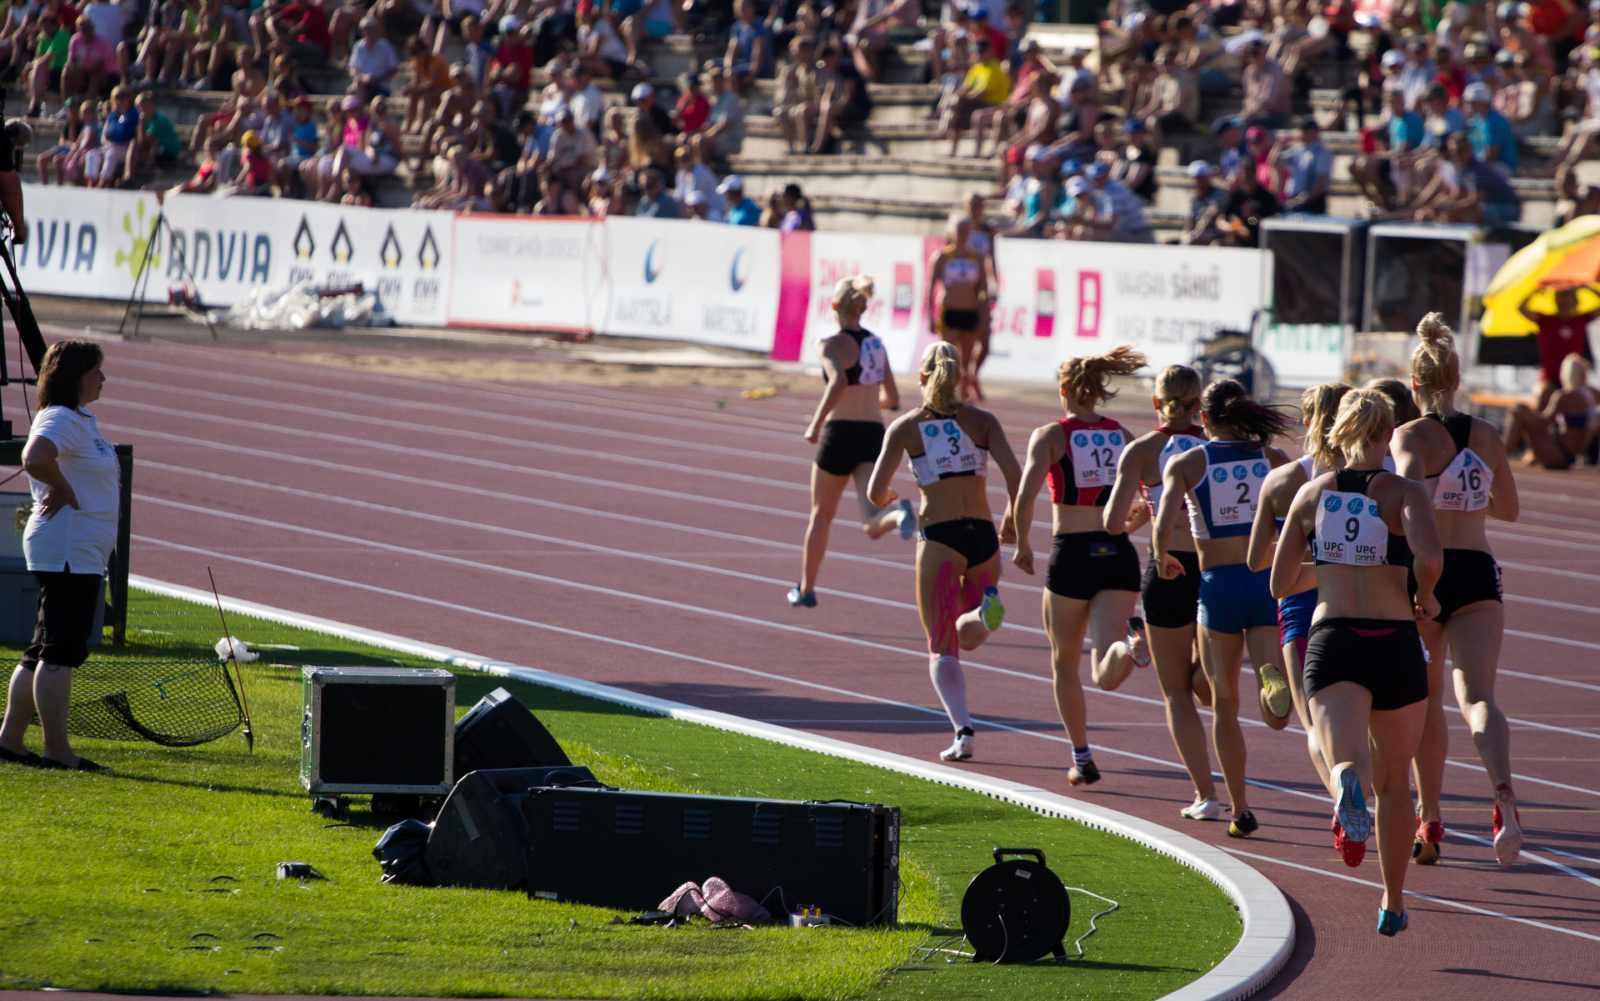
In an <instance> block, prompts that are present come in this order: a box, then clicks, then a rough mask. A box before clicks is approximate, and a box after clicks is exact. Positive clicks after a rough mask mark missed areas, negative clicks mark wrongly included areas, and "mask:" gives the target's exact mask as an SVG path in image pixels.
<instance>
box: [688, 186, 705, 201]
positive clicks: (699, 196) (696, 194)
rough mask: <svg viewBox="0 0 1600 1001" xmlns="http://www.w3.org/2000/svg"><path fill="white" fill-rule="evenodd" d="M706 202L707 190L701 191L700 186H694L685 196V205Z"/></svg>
mask: <svg viewBox="0 0 1600 1001" xmlns="http://www.w3.org/2000/svg"><path fill="white" fill-rule="evenodd" d="M705 203H706V196H705V192H703V191H701V190H700V189H699V188H694V189H692V190H691V191H690V192H689V193H688V194H687V195H684V196H683V204H685V205H704V204H705Z"/></svg>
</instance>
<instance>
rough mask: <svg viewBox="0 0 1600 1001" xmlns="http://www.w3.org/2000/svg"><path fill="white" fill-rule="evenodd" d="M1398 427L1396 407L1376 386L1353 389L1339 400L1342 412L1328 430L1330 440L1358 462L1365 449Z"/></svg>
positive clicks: (1348, 459)
mask: <svg viewBox="0 0 1600 1001" xmlns="http://www.w3.org/2000/svg"><path fill="white" fill-rule="evenodd" d="M1393 431H1394V408H1393V407H1391V406H1390V405H1389V398H1388V397H1387V396H1384V395H1383V394H1382V393H1380V392H1378V391H1377V390H1376V389H1352V390H1351V391H1350V392H1348V393H1346V394H1345V396H1344V399H1342V400H1340V401H1339V415H1338V416H1337V417H1336V418H1334V421H1333V427H1332V428H1331V429H1329V431H1328V444H1329V445H1331V446H1333V447H1334V448H1336V449H1338V450H1339V451H1340V452H1342V453H1343V454H1344V458H1345V461H1346V462H1354V461H1355V460H1356V459H1357V458H1359V457H1360V455H1361V449H1362V448H1363V446H1365V445H1367V444H1368V443H1369V442H1373V441H1377V440H1378V439H1379V438H1382V437H1383V436H1384V435H1386V434H1389V433H1391V432H1393Z"/></svg>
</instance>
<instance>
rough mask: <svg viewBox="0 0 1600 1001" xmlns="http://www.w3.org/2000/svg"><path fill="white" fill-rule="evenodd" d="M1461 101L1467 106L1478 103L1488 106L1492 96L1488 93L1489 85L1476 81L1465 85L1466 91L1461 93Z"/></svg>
mask: <svg viewBox="0 0 1600 1001" xmlns="http://www.w3.org/2000/svg"><path fill="white" fill-rule="evenodd" d="M1461 99H1462V100H1463V101H1466V102H1467V103H1468V104H1477V103H1479V102H1482V103H1484V104H1488V103H1489V101H1490V100H1492V99H1493V95H1492V94H1490V93H1489V85H1488V84H1486V83H1484V82H1483V81H1482V80H1478V81H1475V82H1473V83H1469V84H1467V89H1466V90H1464V91H1462V92H1461Z"/></svg>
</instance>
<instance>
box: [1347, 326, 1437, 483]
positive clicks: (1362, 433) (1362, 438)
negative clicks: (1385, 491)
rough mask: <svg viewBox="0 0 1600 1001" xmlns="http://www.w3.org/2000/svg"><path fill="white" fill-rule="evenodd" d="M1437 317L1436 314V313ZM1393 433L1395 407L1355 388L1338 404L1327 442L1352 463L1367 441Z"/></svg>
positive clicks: (1383, 398)
mask: <svg viewBox="0 0 1600 1001" xmlns="http://www.w3.org/2000/svg"><path fill="white" fill-rule="evenodd" d="M1435 315H1437V314H1435ZM1393 430H1394V408H1393V407H1391V406H1390V405H1389V398H1388V397H1387V396H1385V395H1383V394H1382V393H1380V392H1378V391H1377V390H1376V389H1354V390H1351V391H1350V392H1349V393H1346V394H1345V397H1344V399H1343V400H1340V401H1339V415H1338V416H1337V417H1336V418H1334V421H1333V428H1332V430H1330V431H1329V432H1328V443H1329V444H1331V445H1332V446H1333V447H1334V448H1337V449H1338V450H1339V451H1340V452H1342V453H1344V457H1345V461H1346V462H1353V461H1354V460H1355V459H1356V458H1357V457H1359V456H1360V454H1361V448H1362V446H1363V445H1366V444H1367V443H1368V442H1371V441H1376V440H1377V439H1379V438H1381V437H1383V436H1384V435H1386V434H1389V433H1390V432H1392V431H1393Z"/></svg>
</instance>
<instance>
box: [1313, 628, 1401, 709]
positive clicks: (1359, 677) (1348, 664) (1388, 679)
mask: <svg viewBox="0 0 1600 1001" xmlns="http://www.w3.org/2000/svg"><path fill="white" fill-rule="evenodd" d="M1427 657H1428V655H1427V651H1426V650H1424V648H1423V646H1422V637H1421V635H1419V634H1418V633H1417V624H1416V623H1415V622H1413V621H1412V620H1410V619H1322V620H1321V621H1319V622H1313V623H1312V624H1311V638H1310V639H1309V640H1308V641H1307V642H1306V658H1305V684H1306V698H1308V699H1310V698H1314V697H1315V696H1316V694H1317V692H1319V691H1321V690H1322V689H1324V688H1327V687H1328V686H1329V685H1332V684H1335V683H1337V682H1340V681H1353V682H1355V683H1356V684H1358V685H1360V686H1361V687H1362V688H1365V689H1366V690H1367V691H1369V692H1371V693H1372V708H1373V709H1374V710H1378V711H1388V710H1391V709H1400V708H1403V707H1405V706H1409V705H1411V704H1412V703H1413V702H1421V701H1422V700H1423V699H1426V698H1427V697H1428V659H1427Z"/></svg>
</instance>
